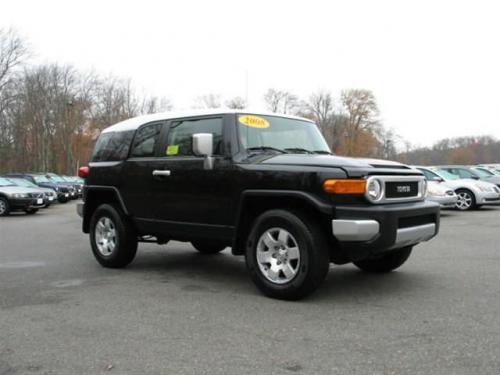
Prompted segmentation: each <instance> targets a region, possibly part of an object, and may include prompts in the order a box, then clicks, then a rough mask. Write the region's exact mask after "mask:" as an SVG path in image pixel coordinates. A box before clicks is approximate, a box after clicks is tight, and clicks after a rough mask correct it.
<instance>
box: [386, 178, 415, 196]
mask: <svg viewBox="0 0 500 375" xmlns="http://www.w3.org/2000/svg"><path fill="white" fill-rule="evenodd" d="M417 195H418V181H387V182H386V183H385V197H386V198H409V197H416V196H417Z"/></svg>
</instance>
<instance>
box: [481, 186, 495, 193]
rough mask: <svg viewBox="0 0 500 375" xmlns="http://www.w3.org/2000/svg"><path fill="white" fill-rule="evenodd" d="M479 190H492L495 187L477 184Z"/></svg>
mask: <svg viewBox="0 0 500 375" xmlns="http://www.w3.org/2000/svg"><path fill="white" fill-rule="evenodd" d="M479 190H481V191H483V192H494V191H495V187H494V186H483V185H479Z"/></svg>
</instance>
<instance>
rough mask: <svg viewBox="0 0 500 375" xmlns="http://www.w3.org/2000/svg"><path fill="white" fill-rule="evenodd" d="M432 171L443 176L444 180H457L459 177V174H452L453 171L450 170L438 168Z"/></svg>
mask: <svg viewBox="0 0 500 375" xmlns="http://www.w3.org/2000/svg"><path fill="white" fill-rule="evenodd" d="M433 172H435V173H437V174H438V175H440V176H441V177H443V178H444V179H445V180H458V179H459V178H460V176H458V175H456V174H453V173H450V172H447V171H445V170H443V169H439V170H437V171H433Z"/></svg>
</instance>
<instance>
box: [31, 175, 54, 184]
mask: <svg viewBox="0 0 500 375" xmlns="http://www.w3.org/2000/svg"><path fill="white" fill-rule="evenodd" d="M33 178H34V179H35V181H36V182H38V183H40V182H50V181H49V179H48V178H47V177H45V176H33Z"/></svg>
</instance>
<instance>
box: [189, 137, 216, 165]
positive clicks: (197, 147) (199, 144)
mask: <svg viewBox="0 0 500 375" xmlns="http://www.w3.org/2000/svg"><path fill="white" fill-rule="evenodd" d="M213 144H214V136H213V134H211V133H196V134H193V153H194V154H195V155H196V156H204V157H205V160H204V161H203V168H205V169H213V168H214V158H213V157H212V153H213Z"/></svg>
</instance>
